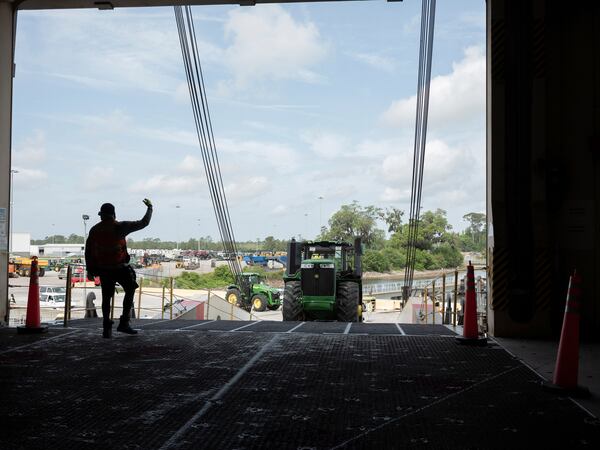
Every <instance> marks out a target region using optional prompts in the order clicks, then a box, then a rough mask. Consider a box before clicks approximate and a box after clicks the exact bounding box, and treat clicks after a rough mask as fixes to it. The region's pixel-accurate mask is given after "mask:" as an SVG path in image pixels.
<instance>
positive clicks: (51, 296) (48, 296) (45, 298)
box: [40, 286, 67, 306]
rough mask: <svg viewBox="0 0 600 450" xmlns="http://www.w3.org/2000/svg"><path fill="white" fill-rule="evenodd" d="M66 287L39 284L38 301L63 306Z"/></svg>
mask: <svg viewBox="0 0 600 450" xmlns="http://www.w3.org/2000/svg"><path fill="white" fill-rule="evenodd" d="M66 295H67V288H65V287H64V286H40V302H42V303H48V304H50V305H52V306H54V305H57V306H64V304H65V297H66Z"/></svg>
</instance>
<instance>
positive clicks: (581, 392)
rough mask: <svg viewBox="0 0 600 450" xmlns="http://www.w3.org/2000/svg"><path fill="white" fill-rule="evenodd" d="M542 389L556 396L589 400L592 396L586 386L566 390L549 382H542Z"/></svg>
mask: <svg viewBox="0 0 600 450" xmlns="http://www.w3.org/2000/svg"><path fill="white" fill-rule="evenodd" d="M542 388H543V389H544V390H545V391H548V392H552V393H554V394H559V395H566V396H568V397H575V398H589V397H590V396H591V393H590V390H589V389H588V388H586V387H585V386H575V387H574V388H564V387H562V386H558V385H556V384H554V383H550V382H549V381H542Z"/></svg>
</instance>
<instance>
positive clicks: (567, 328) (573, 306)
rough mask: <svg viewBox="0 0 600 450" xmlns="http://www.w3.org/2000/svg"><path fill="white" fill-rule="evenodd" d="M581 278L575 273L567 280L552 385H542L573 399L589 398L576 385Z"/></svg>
mask: <svg viewBox="0 0 600 450" xmlns="http://www.w3.org/2000/svg"><path fill="white" fill-rule="evenodd" d="M580 299H581V276H579V275H578V274H577V272H575V273H574V274H573V276H571V277H570V278H569V290H568V292H567V303H566V305H565V317H564V319H563V325H562V331H561V333H560V343H559V344H558V355H557V356H556V366H555V367H554V378H553V380H552V383H547V382H545V383H543V386H544V388H546V389H547V390H552V391H557V392H563V393H566V394H568V395H572V396H575V397H589V395H590V391H589V390H588V389H587V388H585V387H582V386H578V385H577V375H578V372H579V312H580V308H581V300H580Z"/></svg>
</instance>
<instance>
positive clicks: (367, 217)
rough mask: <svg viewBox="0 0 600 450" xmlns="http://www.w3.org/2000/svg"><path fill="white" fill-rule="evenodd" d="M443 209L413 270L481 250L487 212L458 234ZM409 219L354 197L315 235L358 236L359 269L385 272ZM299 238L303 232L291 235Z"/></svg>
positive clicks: (426, 224)
mask: <svg viewBox="0 0 600 450" xmlns="http://www.w3.org/2000/svg"><path fill="white" fill-rule="evenodd" d="M446 214H447V213H446V211H444V210H443V209H436V210H435V211H425V212H423V213H422V214H421V216H420V219H419V228H418V234H417V239H416V264H415V269H416V270H431V269H441V268H453V267H456V266H460V265H462V263H463V258H462V254H461V252H485V246H486V216H485V214H483V213H476V212H471V213H468V214H465V215H464V216H463V220H465V222H467V224H468V226H467V227H466V229H465V230H464V231H463V232H462V233H457V232H455V231H453V230H452V225H450V224H449V223H448V220H447V217H446ZM408 232H409V224H408V223H405V221H404V211H402V210H399V209H397V208H387V209H383V208H379V207H376V206H372V205H369V206H362V205H360V204H359V203H358V202H356V201H354V202H352V203H351V204H348V205H342V206H341V208H340V209H339V210H338V211H336V212H335V213H334V214H333V215H332V216H331V218H330V219H329V221H328V224H327V226H324V227H322V229H321V231H320V233H319V235H318V236H316V237H315V240H328V241H346V242H352V241H353V240H354V238H355V237H359V236H360V237H361V239H362V242H363V244H364V245H365V253H364V256H363V267H364V270H367V271H373V272H388V271H391V270H400V269H403V268H404V267H405V264H406V249H407V243H408ZM296 238H297V239H298V240H302V236H296ZM31 243H32V244H33V245H43V244H48V243H55V244H81V243H83V236H79V235H77V234H70V235H69V236H63V235H53V236H46V237H45V238H44V239H38V240H32V242H31ZM236 244H237V248H238V250H239V251H241V252H253V253H254V252H282V251H286V250H287V244H288V240H280V239H276V238H275V237H273V236H267V237H266V238H264V239H263V240H260V239H257V240H256V241H245V242H237V243H236ZM127 245H128V247H129V248H131V249H143V250H150V249H157V250H170V249H174V248H179V249H181V250H198V249H201V250H209V251H214V252H217V251H221V250H222V249H223V247H222V243H221V242H220V241H215V240H213V238H212V237H211V236H205V237H200V238H190V239H188V240H187V241H185V242H175V241H162V240H161V239H159V238H145V239H142V240H139V241H136V240H133V239H128V240H127Z"/></svg>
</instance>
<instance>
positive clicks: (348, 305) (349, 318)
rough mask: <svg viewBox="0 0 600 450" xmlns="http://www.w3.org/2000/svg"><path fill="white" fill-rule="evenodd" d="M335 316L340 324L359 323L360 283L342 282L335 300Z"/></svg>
mask: <svg viewBox="0 0 600 450" xmlns="http://www.w3.org/2000/svg"><path fill="white" fill-rule="evenodd" d="M335 300H336V301H335V315H336V317H337V320H339V321H340V322H357V321H358V306H359V302H360V295H359V292H358V283H353V282H351V281H342V282H341V283H340V284H339V285H338V291H337V298H336V299H335Z"/></svg>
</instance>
